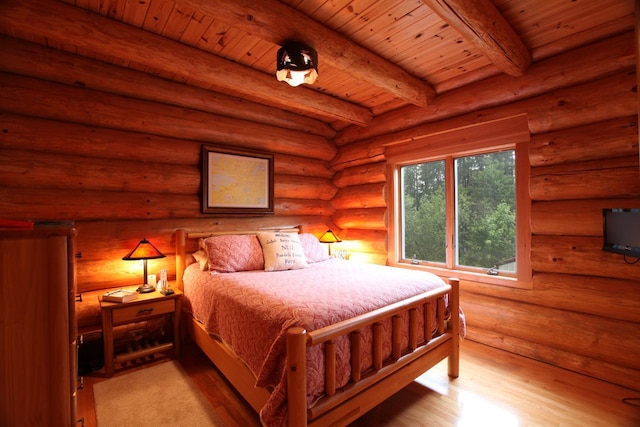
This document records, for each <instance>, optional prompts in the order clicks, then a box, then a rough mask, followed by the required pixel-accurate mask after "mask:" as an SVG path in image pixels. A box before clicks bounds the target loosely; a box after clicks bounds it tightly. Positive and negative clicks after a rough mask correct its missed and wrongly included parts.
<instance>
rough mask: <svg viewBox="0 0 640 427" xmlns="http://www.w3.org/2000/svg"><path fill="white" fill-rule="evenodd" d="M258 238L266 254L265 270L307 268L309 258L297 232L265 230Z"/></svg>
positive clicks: (263, 252)
mask: <svg viewBox="0 0 640 427" xmlns="http://www.w3.org/2000/svg"><path fill="white" fill-rule="evenodd" d="M258 239H259V240H260V245H261V246H262V254H263V255H264V271H281V270H296V269H299V268H306V267H307V266H308V264H307V260H306V258H305V256H304V251H303V250H302V245H301V244H300V238H299V237H298V234H297V233H278V232H268V233H267V232H263V233H258Z"/></svg>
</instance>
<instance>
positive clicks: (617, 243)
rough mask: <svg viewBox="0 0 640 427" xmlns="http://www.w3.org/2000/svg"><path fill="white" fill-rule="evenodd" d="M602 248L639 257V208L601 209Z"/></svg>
mask: <svg viewBox="0 0 640 427" xmlns="http://www.w3.org/2000/svg"><path fill="white" fill-rule="evenodd" d="M602 220H603V226H604V242H603V244H602V250H603V251H607V252H615V253H617V254H622V255H629V256H632V257H640V208H639V209H622V208H619V209H603V210H602Z"/></svg>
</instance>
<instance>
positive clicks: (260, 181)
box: [202, 145, 273, 215]
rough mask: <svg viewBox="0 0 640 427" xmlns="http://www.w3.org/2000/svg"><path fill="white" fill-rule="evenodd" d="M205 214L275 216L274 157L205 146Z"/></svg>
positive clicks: (203, 173) (203, 193)
mask: <svg viewBox="0 0 640 427" xmlns="http://www.w3.org/2000/svg"><path fill="white" fill-rule="evenodd" d="M202 213H211V214H254V215H255V214H272V213H273V154H271V153H264V152H259V151H251V150H245V149H236V148H229V147H221V146H213V145H203V146H202Z"/></svg>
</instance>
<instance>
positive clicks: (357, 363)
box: [351, 331, 362, 382]
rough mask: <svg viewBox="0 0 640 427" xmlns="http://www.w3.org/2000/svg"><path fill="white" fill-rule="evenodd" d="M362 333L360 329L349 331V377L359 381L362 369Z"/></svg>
mask: <svg viewBox="0 0 640 427" xmlns="http://www.w3.org/2000/svg"><path fill="white" fill-rule="evenodd" d="M361 355H362V334H361V333H360V331H353V332H351V379H352V380H353V382H358V381H360V371H361V370H362V356H361Z"/></svg>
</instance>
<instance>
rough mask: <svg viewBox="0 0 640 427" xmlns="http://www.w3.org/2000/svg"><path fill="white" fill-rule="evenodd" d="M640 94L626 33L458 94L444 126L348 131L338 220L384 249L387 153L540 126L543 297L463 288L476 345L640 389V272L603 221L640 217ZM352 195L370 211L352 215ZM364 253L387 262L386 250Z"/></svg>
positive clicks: (449, 101) (411, 119)
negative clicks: (618, 214)
mask: <svg viewBox="0 0 640 427" xmlns="http://www.w3.org/2000/svg"><path fill="white" fill-rule="evenodd" d="M614 50H615V51H616V58H615V59H613V58H611V61H609V60H605V59H604V58H606V57H607V56H608V55H609V53H610V52H612V51H614ZM587 51H588V52H590V54H589V55H587V54H586V52H587ZM563 64H564V65H563ZM560 68H562V69H563V70H562V71H561V72H560ZM508 88H511V89H512V90H506V89H508ZM516 88H517V89H516ZM636 92H637V82H636V75H635V54H634V38H633V35H632V34H625V35H621V36H619V37H616V38H613V39H611V40H607V41H603V42H600V43H596V44H594V45H592V46H588V47H585V48H583V49H577V50H576V51H573V52H567V53H565V54H562V55H558V56H557V57H553V58H550V59H548V60H545V61H541V62H538V63H536V64H534V65H532V67H531V68H530V70H528V72H527V73H526V75H525V76H523V77H520V78H517V79H513V78H509V77H495V78H491V79H487V80H485V81H483V82H481V83H479V84H477V85H474V87H465V88H464V89H459V90H454V91H451V92H448V93H446V94H444V95H442V96H440V97H438V98H436V99H435V100H434V101H433V102H432V103H431V104H430V105H429V106H427V107H426V110H427V111H432V112H433V114H432V115H429V114H425V113H424V110H423V111H422V112H420V114H418V110H417V109H416V108H414V107H409V108H406V109H404V111H396V112H392V113H389V114H387V115H386V116H381V117H378V118H376V119H374V121H373V123H372V124H371V126H370V127H368V128H366V129H364V130H360V129H356V128H354V127H351V128H347V129H345V130H344V131H342V132H341V133H339V135H338V136H337V137H336V141H337V143H338V144H339V151H338V154H337V156H336V157H335V158H334V159H333V160H332V162H331V164H332V166H333V167H334V168H335V169H336V170H337V171H338V172H337V173H336V176H335V178H334V184H335V185H336V186H337V187H339V188H340V190H339V192H338V195H337V196H336V197H335V198H334V199H333V200H332V204H333V206H334V207H335V208H336V213H335V214H334V216H333V219H334V221H335V222H336V224H338V225H340V226H341V227H345V228H348V232H347V234H346V236H347V239H348V236H351V235H358V234H360V235H363V236H367V238H368V236H369V233H371V231H372V230H374V231H375V233H376V234H375V237H376V238H377V239H378V240H377V241H379V240H382V236H383V235H386V232H385V230H386V226H387V224H386V223H385V212H386V211H385V209H383V208H382V207H380V205H379V203H378V201H379V198H380V197H381V196H380V192H381V191H380V189H381V188H383V189H384V185H388V184H389V183H388V182H386V180H385V174H384V171H383V170H382V165H384V164H385V156H384V153H385V145H386V144H391V143H402V144H406V146H407V147H410V144H411V141H412V140H414V139H418V138H420V137H424V136H428V135H431V134H437V133H438V132H442V131H445V130H451V129H457V128H462V127H465V126H469V125H472V124H476V123H480V122H483V121H489V120H492V119H497V118H501V117H510V116H513V115H516V114H522V113H524V114H527V116H528V121H529V129H530V131H531V134H532V136H531V141H530V143H529V160H530V164H531V170H530V182H529V193H530V197H531V199H532V210H531V230H532V236H531V265H532V269H533V282H532V288H531V289H516V288H510V287H504V286H496V285H491V284H488V283H482V282H480V281H469V280H464V281H461V289H462V292H463V293H462V301H461V304H462V307H463V309H464V310H465V313H466V316H467V322H468V323H467V326H468V337H467V339H470V340H473V341H478V342H482V343H484V344H488V345H491V346H495V347H498V348H501V349H505V350H508V351H511V352H514V353H518V354H521V355H525V356H527V357H531V358H534V359H537V360H541V361H544V362H547V363H550V364H553V365H557V366H561V367H563V368H567V369H571V370H574V371H578V372H581V373H583V374H587V375H591V376H594V377H597V378H601V379H604V380H606V381H610V382H613V383H616V384H621V385H623V386H626V387H629V388H632V389H635V390H640V366H638V362H637V361H638V360H640V335H639V334H638V330H639V328H640V263H636V264H627V263H625V261H624V260H623V257H622V256H620V255H616V254H611V253H606V252H602V251H601V247H602V208H604V207H636V208H637V207H640V166H639V164H638V163H639V161H638V159H639V152H638V125H637V121H638V120H637V113H638V109H637V93H636ZM470 94H471V95H470ZM463 99H464V102H462V100H463ZM383 191H384V190H383ZM387 191H388V190H387ZM349 194H358V195H360V196H362V197H366V199H363V200H358V202H357V203H354V202H352V203H346V202H345V201H344V200H343V199H344V198H345V196H346V195H349ZM364 251H365V252H367V251H380V252H379V253H380V255H383V254H386V247H385V246H384V245H382V244H378V245H372V246H369V247H368V248H366V249H364ZM463 345H464V344H463ZM462 375H464V373H462Z"/></svg>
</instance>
